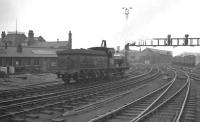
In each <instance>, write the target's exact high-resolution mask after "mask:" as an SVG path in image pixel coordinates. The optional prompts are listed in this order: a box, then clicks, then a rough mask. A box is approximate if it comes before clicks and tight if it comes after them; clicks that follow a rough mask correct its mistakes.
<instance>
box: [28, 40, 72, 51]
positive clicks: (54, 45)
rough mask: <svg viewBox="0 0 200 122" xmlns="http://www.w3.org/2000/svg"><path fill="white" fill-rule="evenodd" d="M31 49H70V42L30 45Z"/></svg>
mask: <svg viewBox="0 0 200 122" xmlns="http://www.w3.org/2000/svg"><path fill="white" fill-rule="evenodd" d="M30 47H43V48H62V49H69V45H68V41H54V42H38V43H34V44H32V45H30Z"/></svg>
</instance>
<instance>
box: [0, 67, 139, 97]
mask: <svg viewBox="0 0 200 122" xmlns="http://www.w3.org/2000/svg"><path fill="white" fill-rule="evenodd" d="M138 70H141V69H138ZM135 71H136V69H135V68H134V69H133V70H131V71H130V73H128V75H127V76H126V77H127V78H128V77H133V75H135V74H131V73H133V72H135ZM138 76H139V75H138ZM136 77H137V76H136ZM106 82H109V81H105V80H103V81H101V82H100V83H106ZM49 83H50V84H46V83H45V84H44V83H40V84H36V85H27V86H26V87H20V88H16V89H11V90H2V91H1V92H0V98H1V100H0V101H2V100H6V99H7V100H9V99H16V98H21V97H26V96H27V97H28V96H33V95H37V94H46V93H53V92H58V91H63V90H66V89H67V90H72V89H77V88H81V87H87V86H92V85H97V84H99V81H97V80H96V81H93V82H88V83H85V82H84V83H80V84H76V85H73V84H68V85H63V83H55V82H49Z"/></svg>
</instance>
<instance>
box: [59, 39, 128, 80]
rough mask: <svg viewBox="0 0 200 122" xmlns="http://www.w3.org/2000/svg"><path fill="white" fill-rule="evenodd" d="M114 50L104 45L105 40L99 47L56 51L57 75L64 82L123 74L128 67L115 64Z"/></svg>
mask: <svg viewBox="0 0 200 122" xmlns="http://www.w3.org/2000/svg"><path fill="white" fill-rule="evenodd" d="M114 52H115V51H114V48H107V47H106V41H105V40H103V41H102V44H101V47H91V48H88V49H68V50H63V51H57V55H58V64H57V66H58V71H57V75H58V76H59V78H62V80H63V81H64V82H65V83H66V84H67V83H73V82H81V81H88V80H92V79H104V78H109V77H112V76H113V75H114V74H120V75H123V73H124V72H125V70H127V69H128V67H127V66H124V65H121V66H120V67H119V66H115V64H114V62H115V61H114V60H115V58H114Z"/></svg>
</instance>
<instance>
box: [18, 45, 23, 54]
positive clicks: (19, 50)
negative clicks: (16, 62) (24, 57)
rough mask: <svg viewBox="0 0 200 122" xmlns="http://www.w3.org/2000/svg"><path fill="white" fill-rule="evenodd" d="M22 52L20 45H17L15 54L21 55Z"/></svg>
mask: <svg viewBox="0 0 200 122" xmlns="http://www.w3.org/2000/svg"><path fill="white" fill-rule="evenodd" d="M22 51H23V48H22V45H21V44H19V45H17V52H18V53H22Z"/></svg>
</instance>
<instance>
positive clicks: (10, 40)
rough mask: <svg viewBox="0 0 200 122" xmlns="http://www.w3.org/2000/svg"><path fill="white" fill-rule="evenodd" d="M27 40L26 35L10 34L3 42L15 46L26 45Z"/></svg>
mask: <svg viewBox="0 0 200 122" xmlns="http://www.w3.org/2000/svg"><path fill="white" fill-rule="evenodd" d="M26 38H27V37H26V35H25V34H24V33H8V34H7V35H6V37H5V38H4V39H3V42H7V44H8V45H10V46H14V45H18V44H21V43H24V42H25V40H26Z"/></svg>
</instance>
